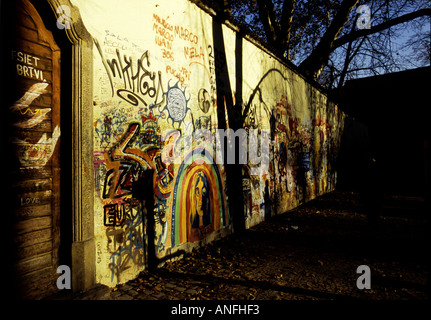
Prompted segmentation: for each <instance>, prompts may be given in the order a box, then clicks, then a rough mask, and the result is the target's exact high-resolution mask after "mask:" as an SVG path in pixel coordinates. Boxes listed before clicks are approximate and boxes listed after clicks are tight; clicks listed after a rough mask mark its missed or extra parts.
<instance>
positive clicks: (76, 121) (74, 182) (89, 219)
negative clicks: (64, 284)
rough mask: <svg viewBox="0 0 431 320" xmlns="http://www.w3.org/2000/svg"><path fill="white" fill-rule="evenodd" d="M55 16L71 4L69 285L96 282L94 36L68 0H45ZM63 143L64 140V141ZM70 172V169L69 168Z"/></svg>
mask: <svg viewBox="0 0 431 320" xmlns="http://www.w3.org/2000/svg"><path fill="white" fill-rule="evenodd" d="M47 1H48V3H49V5H50V6H51V8H52V10H53V12H54V16H55V17H58V16H59V15H60V14H58V13H57V8H59V6H61V5H65V6H67V7H68V8H70V18H71V19H70V28H65V29H63V32H65V34H66V36H67V38H68V40H69V41H70V43H71V44H72V45H71V50H72V52H71V55H70V56H71V59H72V62H71V66H72V72H71V73H72V74H71V78H72V79H71V88H65V87H64V86H62V90H70V91H71V100H72V101H71V107H72V112H71V114H72V119H70V120H71V123H72V125H71V131H72V132H71V144H72V145H71V148H72V152H71V157H72V161H71V164H72V168H71V173H72V179H71V190H72V244H71V264H72V265H71V266H70V267H71V273H72V289H73V291H75V292H79V291H85V290H88V289H90V288H92V287H94V285H95V279H96V265H95V263H96V262H95V261H96V260H95V242H94V203H93V202H94V199H93V194H94V174H93V171H94V170H93V125H92V122H93V108H92V106H93V39H92V37H91V35H90V33H89V32H88V31H87V30H86V28H85V26H84V24H83V22H82V19H81V16H80V13H79V10H78V8H77V7H75V6H73V5H72V3H71V2H70V1H69V0H47ZM63 143H67V142H66V141H63ZM69 172H70V171H69Z"/></svg>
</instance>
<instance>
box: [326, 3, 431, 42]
mask: <svg viewBox="0 0 431 320" xmlns="http://www.w3.org/2000/svg"><path fill="white" fill-rule="evenodd" d="M423 16H431V9H421V10H418V11H415V12H411V13H408V14H405V15H402V16H400V17H397V18H394V19H391V20H389V21H385V22H383V23H381V24H378V25H377V26H374V27H372V28H371V29H362V30H357V31H354V32H351V33H349V34H347V35H345V36H342V37H341V38H339V39H337V40H335V41H334V43H333V49H336V48H338V47H341V46H342V45H344V44H346V43H348V42H350V41H353V40H355V39H358V38H360V37H364V36H368V35H370V34H373V33H377V32H381V31H383V30H386V29H388V28H390V27H393V26H395V25H397V24H400V23H404V22H407V21H410V20H413V19H416V18H419V17H423Z"/></svg>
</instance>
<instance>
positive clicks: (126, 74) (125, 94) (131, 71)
mask: <svg viewBox="0 0 431 320" xmlns="http://www.w3.org/2000/svg"><path fill="white" fill-rule="evenodd" d="M94 42H95V44H96V48H97V50H98V51H99V54H100V56H101V58H102V63H103V66H104V67H105V70H106V73H107V75H108V78H109V82H110V85H111V91H112V96H114V93H116V94H117V96H118V97H120V98H122V99H123V100H125V101H126V102H128V103H130V104H132V105H134V106H137V105H138V104H139V103H140V102H141V103H143V104H144V105H145V106H147V105H148V103H150V104H154V105H161V104H163V103H164V101H165V96H164V94H163V85H162V73H161V71H160V70H158V71H152V70H150V66H151V63H150V54H149V52H148V50H146V51H145V52H143V53H142V55H141V57H140V58H139V59H137V60H136V61H134V60H133V57H131V56H129V57H128V56H127V55H126V54H123V55H122V56H121V54H120V50H119V49H118V48H117V49H116V50H115V53H116V57H115V58H112V59H105V57H104V55H103V52H102V50H101V48H100V45H99V43H98V42H97V40H94ZM114 79H121V80H123V88H121V89H118V90H117V91H116V92H114ZM146 98H150V99H151V100H152V101H151V102H147V100H145V99H146Z"/></svg>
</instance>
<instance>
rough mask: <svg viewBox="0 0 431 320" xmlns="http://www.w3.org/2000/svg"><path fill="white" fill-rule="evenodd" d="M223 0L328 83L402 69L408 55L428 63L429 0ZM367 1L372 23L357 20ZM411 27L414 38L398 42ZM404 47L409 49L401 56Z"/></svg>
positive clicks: (303, 68)
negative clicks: (364, 24)
mask: <svg viewBox="0 0 431 320" xmlns="http://www.w3.org/2000/svg"><path fill="white" fill-rule="evenodd" d="M224 3H225V5H226V6H228V8H229V11H230V13H231V14H232V16H233V17H234V18H235V19H236V20H238V21H240V22H241V23H242V24H245V25H246V26H247V27H248V29H250V30H251V32H252V33H254V34H255V35H257V36H258V37H260V38H262V39H263V40H264V41H265V42H266V44H267V46H268V47H270V49H271V50H272V51H274V52H275V53H277V54H278V55H279V56H282V57H284V58H287V59H289V60H291V61H292V62H294V63H295V64H296V65H297V66H298V68H299V70H300V71H301V72H302V73H303V74H304V75H305V76H307V77H309V78H310V79H314V80H319V81H320V83H321V84H323V85H325V86H329V87H333V86H341V85H343V83H344V81H345V80H346V79H349V78H351V77H354V76H357V75H365V74H367V75H369V74H373V73H382V72H391V71H396V70H399V69H402V64H403V63H406V62H408V60H409V59H408V57H410V60H412V61H416V62H418V61H419V62H420V63H416V65H417V66H419V65H427V64H429V52H430V49H429V47H430V43H429V38H430V30H429V28H430V27H429V24H430V17H431V9H430V7H429V3H428V1H413V0H395V1H389V0H371V1H366V2H365V1H358V0H338V1H337V0H316V1H299V0H297V1H295V0H237V1H230V2H227V1H226V0H224ZM363 4H365V5H367V6H368V7H369V8H370V11H371V16H370V18H371V27H370V28H369V29H366V28H362V29H359V28H358V27H357V26H356V21H357V18H358V14H357V12H356V10H357V8H358V6H359V5H363ZM426 25H427V26H428V27H427V28H424V26H426ZM407 29H408V30H409V33H408V36H409V37H410V38H409V39H408V41H404V45H400V44H399V41H400V39H402V38H403V37H405V34H406V33H405V31H406V30H407ZM402 49H404V51H406V50H407V51H408V52H409V54H408V55H404V57H403V58H401V56H403V55H400V52H401V50H402ZM413 56H415V58H413ZM417 57H420V59H417ZM410 65H414V64H413V63H410ZM319 76H320V77H319Z"/></svg>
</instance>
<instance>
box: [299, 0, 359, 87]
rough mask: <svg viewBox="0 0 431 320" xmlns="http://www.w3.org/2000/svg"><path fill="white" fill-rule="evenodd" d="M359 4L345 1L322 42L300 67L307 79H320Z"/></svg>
mask: <svg viewBox="0 0 431 320" xmlns="http://www.w3.org/2000/svg"><path fill="white" fill-rule="evenodd" d="M357 2H358V0H344V1H343V2H342V4H341V6H340V9H339V10H338V12H337V14H336V15H335V17H334V19H333V20H332V22H331V24H330V25H329V27H328V29H327V30H326V32H325V34H324V35H323V37H322V38H321V39H320V42H319V43H318V44H317V46H316V47H315V48H314V50H313V51H312V52H311V54H310V55H309V56H308V57H307V58H306V59H305V60H304V61H303V62H302V63H301V64H300V66H299V69H300V70H301V71H302V72H303V74H304V75H305V76H306V77H310V78H313V79H316V78H317V77H318V75H319V73H320V71H321V70H322V68H323V67H324V66H325V65H326V63H327V62H328V59H329V56H330V54H331V52H332V51H333V47H334V42H335V40H336V39H337V37H338V35H339V34H340V32H341V30H342V29H343V26H344V25H345V24H346V22H347V21H348V20H349V15H350V11H352V9H353V7H354V6H356V3H357Z"/></svg>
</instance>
